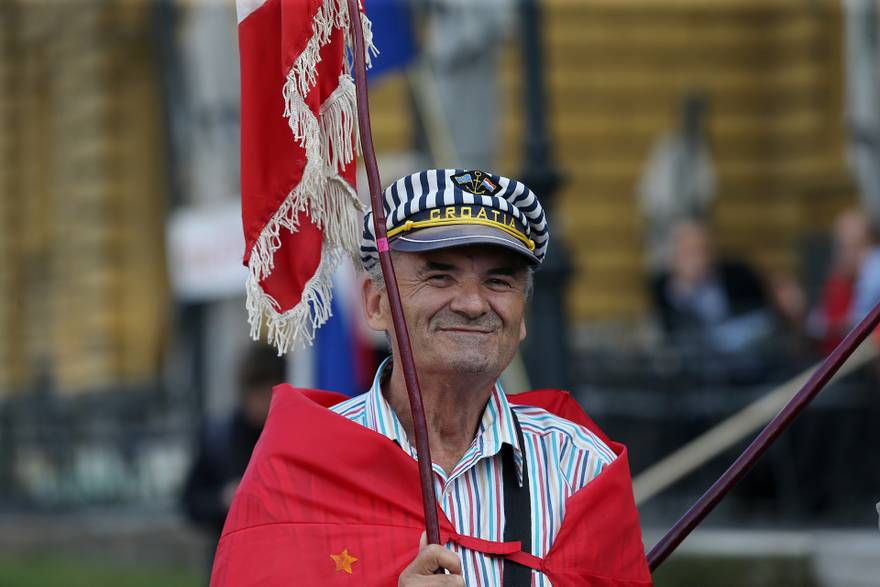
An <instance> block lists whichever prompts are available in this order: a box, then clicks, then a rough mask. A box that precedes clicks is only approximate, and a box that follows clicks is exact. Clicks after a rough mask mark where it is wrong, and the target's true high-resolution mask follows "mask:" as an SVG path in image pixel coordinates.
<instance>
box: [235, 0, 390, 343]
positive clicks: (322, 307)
mask: <svg viewBox="0 0 880 587" xmlns="http://www.w3.org/2000/svg"><path fill="white" fill-rule="evenodd" d="M360 16H361V23H362V26H363V27H364V40H365V43H366V46H367V51H366V53H367V61H368V64H369V61H370V55H373V56H375V55H377V54H378V51H377V50H376V48H375V46H373V42H372V31H371V24H370V21H369V20H368V19H367V17H366V15H364V14H363V13H361V15H360ZM334 29H342V30H344V31H346V34H345V39H346V41H349V42H348V46H347V48H348V47H351V43H350V39H349V37H350V35H349V33H348V30H349V17H348V10H347V4H346V0H324V3H323V4H322V6H321V7H320V8H319V9H318V11H317V13H316V15H315V19H314V22H313V24H312V37H311V38H310V39H309V42H308V43H307V45H306V47H305V49H304V50H303V52H302V53H301V54H300V55H299V56H298V57H297V59H296V61H295V62H294V64H293V66H292V67H291V69H290V72H289V73H288V76H287V81H286V83H285V85H284V88H283V96H284V103H285V110H284V116H285V117H286V118H287V119H288V124H289V126H290V129H291V132H292V134H293V138H294V140H295V141H297V143H298V144H299V145H300V146H301V147H302V148H303V149H304V150H305V152H306V164H305V168H304V169H303V174H302V178H301V180H300V182H299V183H298V184H297V185H296V187H294V188H293V189H292V190H291V191H290V193H289V194H288V196H287V197H286V198H285V200H284V202H283V203H282V204H281V206H279V208H278V210H277V211H276V213H275V214H274V215H273V217H272V218H271V220H270V221H269V222H268V223H267V224H266V226H265V227H264V228H263V231H262V232H261V233H260V236H259V238H258V239H257V241H256V242H255V243H254V246H253V248H252V249H251V254H250V257H249V259H248V267H249V269H250V275H249V276H248V280H247V284H246V290H247V303H246V307H247V312H248V323H249V324H250V334H251V338H253V339H255V340H256V339H258V338H259V336H260V332H261V330H262V327H263V324H264V323H265V324H266V326H267V327H268V332H267V337H268V342H269V344H272V345H274V346H275V347H276V348H277V349H278V354H279V355H282V354H284V353H286V352H287V351H288V350H291V349H292V348H294V346H295V345H297V344H312V341H313V340H314V335H315V330H316V329H317V328H318V327H320V326H321V325H322V324H323V323H324V322H326V321H327V319H328V318H330V316H331V310H330V302H331V299H332V291H331V288H332V276H333V273H334V271H335V270H336V267H337V266H338V264H339V262H340V260H341V259H342V257H343V253H347V254H348V255H350V256H353V257H356V256H357V254H358V247H359V244H360V243H359V238H360V222H359V214H358V212H361V211H363V209H364V207H363V204H362V203H361V202H360V199H359V198H358V197H357V193H356V192H355V190H354V189H353V188H352V186H351V185H349V184H348V182H346V181H345V180H344V179H342V178H341V177H340V176H339V171H340V170H341V169H342V168H344V167H345V166H347V165H348V164H350V163H351V162H352V161H354V158H355V156H356V154H360V138H359V133H358V127H357V101H356V100H357V98H356V95H355V86H354V82H353V80H352V78H351V76H350V75H349V73H348V72H350V66H349V63H348V59H344V60H343V61H344V63H345V66H344V69H345V72H344V73H343V74H342V75H340V76H339V85H338V87H337V88H336V90H335V91H334V92H333V94H331V95H330V97H329V98H327V100H326V101H325V102H324V103H323V104H322V105H321V109H320V113H319V115H318V116H317V117H316V116H315V114H314V113H313V112H312V110H311V109H310V108H309V106H308V105H307V104H306V102H305V96H307V95H308V93H309V92H310V91H311V89H312V88H313V87H314V86H315V83H316V82H317V79H316V72H317V65H318V63H319V62H320V59H321V57H320V51H321V48H322V47H323V46H325V45H326V44H327V43H329V42H330V36H331V34H332V32H333V30H334ZM301 213H306V214H308V215H309V217H310V219H311V221H312V222H313V223H314V224H315V225H316V226H317V227H318V228H320V229H321V230H322V232H323V242H322V247H321V261H320V263H319V265H318V269H317V270H316V271H315V274H314V275H313V276H312V277H311V279H309V281H308V282H307V283H306V285H305V288H304V290H303V292H302V297H301V300H300V302H299V303H298V304H297V305H296V306H295V307H294V308H291V309H290V310H288V311H286V312H283V313H281V312H280V307H279V305H278V302H277V301H276V300H274V299H273V298H272V297H271V296H270V295H269V294H267V293H266V292H264V291H263V289H262V288H261V287H260V281H262V280H263V279H265V278H266V277H267V276H268V275H269V274H271V273H272V270H273V269H274V265H275V262H274V257H275V253H276V252H277V251H278V249H279V248H280V247H281V240H280V237H279V235H280V231H281V230H282V229H284V230H288V231H290V232H296V231H297V230H298V228H299V226H298V225H299V215H300V214H301Z"/></svg>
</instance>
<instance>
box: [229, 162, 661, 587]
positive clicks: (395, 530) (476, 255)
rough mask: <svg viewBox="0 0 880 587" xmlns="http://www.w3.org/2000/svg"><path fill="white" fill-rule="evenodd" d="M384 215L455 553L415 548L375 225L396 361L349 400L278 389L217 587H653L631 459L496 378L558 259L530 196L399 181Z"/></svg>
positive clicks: (404, 401) (376, 282) (457, 182)
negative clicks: (549, 264) (539, 273)
mask: <svg viewBox="0 0 880 587" xmlns="http://www.w3.org/2000/svg"><path fill="white" fill-rule="evenodd" d="M384 203H385V212H386V216H387V219H388V220H387V229H388V236H389V248H390V249H391V251H392V258H393V262H394V267H395V273H396V275H397V281H398V285H399V288H400V294H401V300H402V304H403V311H404V315H405V317H406V323H407V329H408V331H409V337H410V341H411V344H412V350H413V355H414V358H415V364H416V369H417V372H418V377H419V382H420V386H421V390H422V400H423V404H424V411H425V415H426V419H427V427H428V436H429V445H430V449H431V457H432V460H433V463H432V465H433V467H432V468H433V481H434V491H435V494H436V497H437V502H438V506H439V508H440V509H441V512H439V514H440V516H439V517H440V526H441V540H442V542H443V545H442V546H441V545H433V546H426V545H425V544H424V536H422V543H421V544H420V543H419V538H418V536H419V533H420V532H421V529H422V528H423V524H424V518H423V513H422V509H421V494H420V490H419V481H418V471H417V468H416V463H415V458H416V452H415V448H414V445H415V440H414V433H413V424H412V418H411V411H410V405H409V399H408V394H407V391H406V386H405V383H404V377H403V373H402V369H401V368H400V364H399V362H398V361H396V360H395V358H396V357H398V356H399V349H398V348H397V343H396V338H395V337H394V331H393V323H392V320H391V313H390V308H389V302H388V296H387V292H386V291H385V287H384V282H383V280H382V277H381V273H380V270H379V264H378V248H377V244H376V238H375V235H374V234H373V227H372V217H371V213H367V215H366V218H365V219H364V237H363V241H362V246H361V251H362V261H363V265H364V269H365V270H366V271H367V272H368V273H369V275H370V277H371V278H370V279H368V280H366V281H365V283H364V285H363V292H362V293H363V304H364V311H365V314H366V318H367V321H368V323H369V325H370V326H371V327H372V328H374V329H376V330H380V331H385V332H386V333H387V334H388V335H389V339H390V340H391V343H392V354H391V357H390V358H389V359H388V360H386V361H385V362H384V363H383V364H382V365H381V366H380V367H379V369H378V372H377V373H376V376H375V378H374V381H373V384H372V387H371V389H370V390H368V392H367V393H365V394H363V395H361V396H358V397H355V398H352V399H348V400H345V401H340V398H337V397H333V396H331V395H330V394H327V393H326V392H317V391H304V392H303V391H298V390H293V389H291V388H289V387H286V386H279V387H276V388H275V397H274V398H273V404H272V411H271V412H270V415H269V420H268V422H267V424H266V428H265V431H264V433H263V437H262V438H261V440H260V444H259V445H258V446H257V449H256V450H255V452H254V456H253V458H252V460H251V464H250V466H249V468H248V472H247V474H246V475H245V478H244V479H243V481H242V485H241V489H240V490H239V494H238V496H237V497H236V500H235V503H234V504H233V508H232V510H231V511H230V514H229V517H228V518H227V522H226V527H225V528H224V534H223V538H222V539H221V542H220V545H219V548H218V551H217V557H216V561H217V562H216V563H215V567H214V573H213V579H212V585H217V586H220V585H236V586H238V585H242V584H245V585H266V584H271V585H274V584H280V583H282V582H284V583H285V584H302V585H342V584H347V585H359V586H361V585H389V584H394V583H395V582H396V583H397V584H398V585H399V586H403V587H411V586H432V585H437V586H439V585H473V586H481V587H482V586H500V585H502V584H503V585H504V586H505V587H510V586H515V587H522V586H531V585H535V586H541V587H543V586H547V585H551V581H552V584H553V585H554V586H556V587H561V586H564V585H602V586H603V587H612V586H613V587H644V586H647V585H650V575H649V574H648V570H647V565H646V563H645V557H644V549H643V547H642V544H641V536H640V531H639V525H638V516H637V514H636V510H635V506H634V504H633V499H632V487H631V482H630V479H629V472H628V467H627V464H626V452H625V449H624V448H623V447H622V446H621V445H617V444H614V443H611V442H610V441H607V440H606V439H605V437H604V436H603V435H602V434H601V432H599V431H598V429H596V428H595V427H594V425H593V424H592V422H591V421H590V420H589V418H588V417H587V416H586V415H585V414H584V413H583V411H582V410H581V409H580V408H579V407H578V406H577V404H576V403H575V402H574V401H573V400H572V399H571V398H570V397H569V396H568V395H567V394H566V393H564V392H560V391H555V390H541V391H536V392H528V393H525V394H519V395H517V396H515V397H514V398H511V399H510V400H509V399H508V397H507V396H506V394H505V393H504V390H503V389H502V388H501V385H500V383H499V382H498V378H499V376H500V375H501V373H502V372H503V371H504V369H505V368H506V367H507V365H508V364H509V363H510V361H511V360H512V359H513V357H514V355H515V353H516V351H517V348H518V346H519V344H520V343H521V342H522V341H523V339H524V338H525V337H526V326H525V320H524V315H525V311H526V306H527V303H528V299H529V295H530V292H531V289H532V272H533V271H534V269H535V268H536V267H537V266H538V265H540V263H541V262H542V261H543V259H544V255H545V253H546V251H547V243H548V240H549V232H548V227H547V222H546V219H545V217H544V212H543V210H542V208H541V205H540V203H539V202H538V199H537V197H536V196H535V194H533V193H532V192H531V191H530V190H529V189H528V188H527V187H526V186H525V185H524V184H522V183H520V182H517V181H514V180H511V179H508V178H505V177H500V176H497V175H493V174H489V173H486V172H483V171H478V170H471V171H461V170H453V169H437V170H427V171H422V172H419V173H415V174H412V175H410V176H407V177H404V178H402V179H400V180H398V181H396V182H394V183H393V184H392V185H391V186H390V187H389V188H388V189H386V190H385V192H384ZM514 400H515V401H514ZM321 406H325V407H329V411H328V410H327V409H325V408H324V407H321ZM339 416H342V417H343V418H340V417H339ZM438 569H444V570H445V571H446V573H445V574H435V572H436V571H438ZM296 579H299V582H296ZM291 581H292V582H291Z"/></svg>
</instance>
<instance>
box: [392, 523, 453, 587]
mask: <svg viewBox="0 0 880 587" xmlns="http://www.w3.org/2000/svg"><path fill="white" fill-rule="evenodd" d="M437 569H446V570H447V571H449V573H450V574H448V575H435V574H434V571H436V570H437ZM452 585H456V586H459V587H464V578H463V577H462V576H461V559H460V558H458V555H457V554H455V553H454V552H451V551H449V550H446V549H445V548H443V547H442V546H440V545H439V544H431V545H428V539H427V537H426V536H425V533H424V532H422V538H421V540H419V554H417V555H416V558H414V559H413V562H411V563H409V566H407V567H406V568H405V569H403V572H402V573H401V574H400V578H399V579H398V580H397V587H434V586H437V587H440V586H452Z"/></svg>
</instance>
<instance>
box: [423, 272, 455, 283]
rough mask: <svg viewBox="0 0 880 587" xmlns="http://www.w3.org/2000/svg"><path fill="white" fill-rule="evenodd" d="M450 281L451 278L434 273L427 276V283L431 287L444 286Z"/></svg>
mask: <svg viewBox="0 0 880 587" xmlns="http://www.w3.org/2000/svg"><path fill="white" fill-rule="evenodd" d="M451 280H452V277H451V276H449V275H446V274H444V273H435V274H434V275H429V276H428V279H427V281H428V283H431V284H433V285H446V284H448V283H449V282H450V281H451Z"/></svg>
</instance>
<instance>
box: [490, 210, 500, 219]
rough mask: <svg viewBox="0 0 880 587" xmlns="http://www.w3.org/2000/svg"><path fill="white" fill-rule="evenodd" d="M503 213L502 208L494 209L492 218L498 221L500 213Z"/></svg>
mask: <svg viewBox="0 0 880 587" xmlns="http://www.w3.org/2000/svg"><path fill="white" fill-rule="evenodd" d="M500 213H501V211H500V210H492V220H493V221H495V222H498V215H499V214H500Z"/></svg>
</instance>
